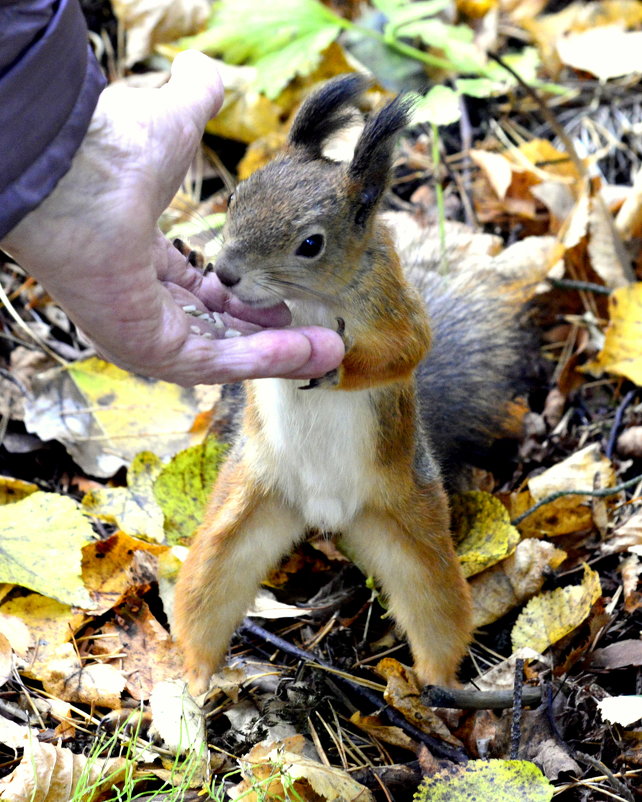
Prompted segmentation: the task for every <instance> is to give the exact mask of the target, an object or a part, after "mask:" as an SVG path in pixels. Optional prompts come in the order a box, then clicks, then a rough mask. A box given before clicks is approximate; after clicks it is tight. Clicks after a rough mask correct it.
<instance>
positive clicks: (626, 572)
mask: <svg viewBox="0 0 642 802" xmlns="http://www.w3.org/2000/svg"><path fill="white" fill-rule="evenodd" d="M618 570H619V572H620V574H621V575H622V596H623V597H624V609H625V610H626V611H627V613H632V612H633V611H634V610H636V609H637V608H638V607H639V606H641V605H642V593H640V591H639V590H638V588H641V587H642V586H641V585H640V577H641V576H642V560H641V559H640V558H639V557H638V555H637V554H630V555H629V556H628V557H626V558H625V559H624V560H622V562H621V563H620V566H619V568H618Z"/></svg>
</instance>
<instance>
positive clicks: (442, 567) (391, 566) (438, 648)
mask: <svg viewBox="0 0 642 802" xmlns="http://www.w3.org/2000/svg"><path fill="white" fill-rule="evenodd" d="M429 490H430V492H422V491H421V490H417V492H416V494H412V496H411V498H410V499H409V501H408V503H407V504H406V505H405V510H402V511H398V510H396V511H395V512H394V513H393V512H388V511H373V510H370V511H367V512H365V513H364V514H362V515H361V516H360V517H359V518H358V519H357V520H356V521H355V523H354V524H353V525H352V526H351V527H350V528H349V529H348V530H347V531H345V532H344V536H345V538H346V541H347V543H348V545H349V546H350V548H351V549H353V550H354V553H355V556H356V558H357V560H359V561H360V562H362V563H363V565H364V567H365V568H367V570H369V571H371V572H372V573H373V574H374V575H375V577H376V578H377V579H378V580H379V582H380V583H381V585H382V588H383V591H384V593H385V595H386V597H387V598H388V600H389V603H390V608H391V612H392V614H393V616H394V618H395V621H396V622H397V624H398V625H399V626H400V628H401V629H403V630H404V631H405V633H406V635H407V636H408V642H409V644H410V648H411V650H412V653H413V657H414V660H415V671H416V673H417V675H418V678H419V680H420V682H422V683H423V684H433V685H453V684H456V682H457V679H456V672H457V668H458V666H459V663H460V661H461V659H462V657H463V656H464V654H465V653H466V649H467V646H468V643H469V641H470V637H471V631H472V625H471V601H470V590H469V587H468V583H467V582H466V580H465V579H464V576H463V574H462V572H461V568H460V565H459V561H458V559H457V556H456V554H455V550H454V546H453V542H452V538H451V535H450V530H449V515H448V506H447V501H446V498H445V495H444V494H443V491H442V490H441V488H440V487H439V486H431V487H430V488H429Z"/></svg>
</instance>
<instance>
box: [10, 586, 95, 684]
mask: <svg viewBox="0 0 642 802" xmlns="http://www.w3.org/2000/svg"><path fill="white" fill-rule="evenodd" d="M11 619H13V622H14V623H17V624H18V625H20V624H22V625H24V626H25V627H26V628H27V629H28V632H29V635H30V643H29V644H28V646H27V649H26V650H25V648H24V647H25V645H26V643H25V642H24V640H23V639H22V638H20V639H16V640H15V641H14V640H13V639H12V638H11V635H8V637H9V638H10V640H11V645H12V646H13V649H14V651H15V652H16V654H18V655H19V656H20V657H21V658H23V660H25V662H26V666H25V667H24V668H23V673H24V674H26V676H28V677H33V678H34V679H40V676H41V673H42V672H43V671H44V670H46V665H47V663H48V661H49V660H50V659H51V657H52V655H53V654H54V653H55V650H56V649H57V648H58V647H59V646H60V645H62V644H64V643H68V642H69V641H70V640H71V638H72V637H73V635H74V634H75V633H76V632H77V631H78V630H79V629H80V628H81V627H82V625H83V624H84V623H85V621H86V620H87V617H86V615H85V614H84V613H83V612H81V611H79V610H76V609H74V608H72V607H70V606H69V605H68V604H62V603H61V602H59V601H56V600H55V599H50V598H49V597H47V596H41V595H40V594H39V593H28V594H26V595H25V596H16V597H15V598H12V599H9V600H7V601H5V602H4V603H3V604H1V605H0V630H2V631H4V632H5V634H6V633H7V632H10V631H11V629H10V628H9V627H10V626H11V624H10V622H11Z"/></svg>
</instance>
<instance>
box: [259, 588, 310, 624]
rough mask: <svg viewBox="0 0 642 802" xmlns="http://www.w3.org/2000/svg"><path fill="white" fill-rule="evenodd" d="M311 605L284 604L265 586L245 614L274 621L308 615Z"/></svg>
mask: <svg viewBox="0 0 642 802" xmlns="http://www.w3.org/2000/svg"><path fill="white" fill-rule="evenodd" d="M311 612H312V608H311V607H296V606H295V605H294V604H284V603H283V602H280V601H277V599H276V597H275V595H274V594H273V593H270V591H269V590H266V589H265V588H260V589H259V591H258V593H257V594H256V597H255V599H254V603H253V604H252V607H251V608H250V609H249V610H248V611H247V613H246V615H247V616H249V617H250V618H265V619H268V620H270V621H276V620H278V619H279V618H300V617H301V616H304V615H310V613H311Z"/></svg>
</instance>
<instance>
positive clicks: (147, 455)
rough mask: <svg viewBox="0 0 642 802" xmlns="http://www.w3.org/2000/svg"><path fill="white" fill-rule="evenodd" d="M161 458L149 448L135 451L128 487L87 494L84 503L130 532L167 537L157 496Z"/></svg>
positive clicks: (89, 510) (101, 517)
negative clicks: (155, 485)
mask: <svg viewBox="0 0 642 802" xmlns="http://www.w3.org/2000/svg"><path fill="white" fill-rule="evenodd" d="M162 469H163V463H162V461H161V460H160V459H159V458H158V457H157V456H156V454H152V453H151V452H149V451H143V452H141V453H140V454H136V456H135V457H134V459H133V461H132V463H131V466H130V467H129V469H128V471H127V487H105V488H101V489H100V490H90V491H89V493H85V495H84V497H83V500H82V506H83V508H84V509H85V510H86V511H87V512H88V513H90V514H91V515H95V516H96V517H97V518H100V519H101V520H103V521H108V522H109V523H113V524H116V525H117V526H118V527H119V528H120V529H122V530H123V532H125V533H127V534H128V535H142V536H145V537H147V538H149V539H150V540H155V541H157V542H158V543H162V542H163V541H164V540H165V531H164V528H163V512H162V510H161V508H160V507H159V505H158V502H157V501H156V496H155V495H154V482H155V481H156V479H157V478H158V477H159V476H160V473H161V471H162Z"/></svg>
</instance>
